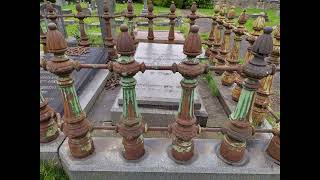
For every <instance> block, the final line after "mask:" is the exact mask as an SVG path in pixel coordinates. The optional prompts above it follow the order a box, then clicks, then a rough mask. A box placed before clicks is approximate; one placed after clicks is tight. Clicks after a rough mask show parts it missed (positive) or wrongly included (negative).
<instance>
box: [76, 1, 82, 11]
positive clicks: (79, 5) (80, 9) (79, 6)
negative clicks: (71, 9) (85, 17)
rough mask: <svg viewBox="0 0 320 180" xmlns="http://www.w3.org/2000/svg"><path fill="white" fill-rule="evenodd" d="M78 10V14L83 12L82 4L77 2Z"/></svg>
mask: <svg viewBox="0 0 320 180" xmlns="http://www.w3.org/2000/svg"><path fill="white" fill-rule="evenodd" d="M76 10H77V11H78V13H80V12H82V7H81V4H80V1H77V4H76Z"/></svg>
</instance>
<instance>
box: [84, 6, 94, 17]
mask: <svg viewBox="0 0 320 180" xmlns="http://www.w3.org/2000/svg"><path fill="white" fill-rule="evenodd" d="M82 12H83V13H84V14H85V15H87V16H91V13H92V10H91V9H90V8H82Z"/></svg>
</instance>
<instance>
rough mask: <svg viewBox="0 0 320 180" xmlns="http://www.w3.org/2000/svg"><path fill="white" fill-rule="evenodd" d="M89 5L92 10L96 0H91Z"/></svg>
mask: <svg viewBox="0 0 320 180" xmlns="http://www.w3.org/2000/svg"><path fill="white" fill-rule="evenodd" d="M90 7H91V9H92V10H93V11H94V10H96V8H97V4H96V0H91V2H90Z"/></svg>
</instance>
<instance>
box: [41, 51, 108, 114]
mask: <svg viewBox="0 0 320 180" xmlns="http://www.w3.org/2000/svg"><path fill="white" fill-rule="evenodd" d="M51 57H52V54H51V55H50V54H46V55H45V57H44V58H45V59H46V60H48V61H50V59H51ZM69 58H70V59H73V60H79V61H80V62H81V63H88V64H101V63H105V59H106V57H105V50H104V48H90V52H89V53H87V54H84V55H81V56H70V57H69ZM95 73H96V70H95V69H82V70H80V71H74V72H73V73H72V75H71V76H72V77H73V79H74V80H75V88H76V91H77V94H78V95H80V94H81V91H82V90H83V89H84V87H85V86H86V84H88V82H89V81H90V80H91V79H92V78H93V77H94V75H95ZM56 79H57V76H56V75H54V74H52V73H50V72H48V71H44V70H40V88H41V90H42V92H43V95H44V97H45V98H47V99H48V102H49V105H50V106H51V107H52V108H54V109H55V110H56V111H57V112H58V113H60V114H61V115H62V113H63V105H62V102H63V101H62V97H61V93H60V89H59V86H58V85H57V84H56Z"/></svg>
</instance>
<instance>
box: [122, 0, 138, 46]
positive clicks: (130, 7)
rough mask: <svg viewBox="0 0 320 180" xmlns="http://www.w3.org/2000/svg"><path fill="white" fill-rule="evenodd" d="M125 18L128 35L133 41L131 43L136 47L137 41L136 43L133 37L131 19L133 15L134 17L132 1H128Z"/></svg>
mask: <svg viewBox="0 0 320 180" xmlns="http://www.w3.org/2000/svg"><path fill="white" fill-rule="evenodd" d="M125 17H126V18H128V27H129V33H130V35H131V38H132V39H133V42H134V44H135V46H136V45H137V44H138V41H136V39H135V36H134V22H133V18H134V17H135V15H134V12H133V4H132V0H128V5H127V13H126V14H125Z"/></svg>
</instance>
